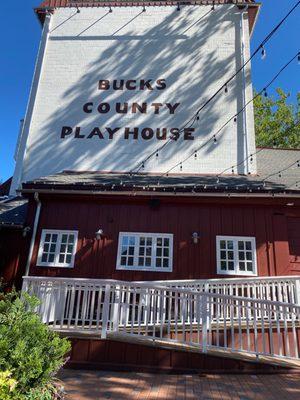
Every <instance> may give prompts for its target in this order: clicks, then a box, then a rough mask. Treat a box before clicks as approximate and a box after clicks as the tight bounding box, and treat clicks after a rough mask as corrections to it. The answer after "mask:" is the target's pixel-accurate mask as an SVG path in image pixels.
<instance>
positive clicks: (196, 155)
mask: <svg viewBox="0 0 300 400" xmlns="http://www.w3.org/2000/svg"><path fill="white" fill-rule="evenodd" d="M194 157H195V160H196V159H197V157H198V154H197V150H195V156H194Z"/></svg>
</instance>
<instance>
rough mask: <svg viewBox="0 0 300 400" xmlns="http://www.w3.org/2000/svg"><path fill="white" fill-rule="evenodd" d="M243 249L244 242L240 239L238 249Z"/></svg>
mask: <svg viewBox="0 0 300 400" xmlns="http://www.w3.org/2000/svg"><path fill="white" fill-rule="evenodd" d="M244 249H245V243H244V242H241V241H240V240H239V250H244Z"/></svg>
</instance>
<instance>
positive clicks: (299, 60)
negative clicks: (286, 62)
mask: <svg viewBox="0 0 300 400" xmlns="http://www.w3.org/2000/svg"><path fill="white" fill-rule="evenodd" d="M298 64H300V53H298Z"/></svg>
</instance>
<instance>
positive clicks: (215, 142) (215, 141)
mask: <svg viewBox="0 0 300 400" xmlns="http://www.w3.org/2000/svg"><path fill="white" fill-rule="evenodd" d="M214 144H217V138H216V135H214Z"/></svg>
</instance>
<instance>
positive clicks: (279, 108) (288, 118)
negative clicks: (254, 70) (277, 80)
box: [254, 89, 300, 148]
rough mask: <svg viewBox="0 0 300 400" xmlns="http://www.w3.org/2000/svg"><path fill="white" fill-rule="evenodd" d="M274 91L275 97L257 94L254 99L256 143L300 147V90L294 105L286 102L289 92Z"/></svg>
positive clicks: (281, 146) (264, 145)
mask: <svg viewBox="0 0 300 400" xmlns="http://www.w3.org/2000/svg"><path fill="white" fill-rule="evenodd" d="M276 92H277V96H276V98H273V97H265V96H264V95H259V96H258V97H257V98H256V99H255V100H254V114H255V132H256V145H257V146H258V147H279V148H300V124H299V122H300V92H299V93H298V95H297V104H296V105H293V104H288V102H287V101H288V99H289V97H290V94H288V93H285V92H284V91H283V90H282V89H277V90H276Z"/></svg>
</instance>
